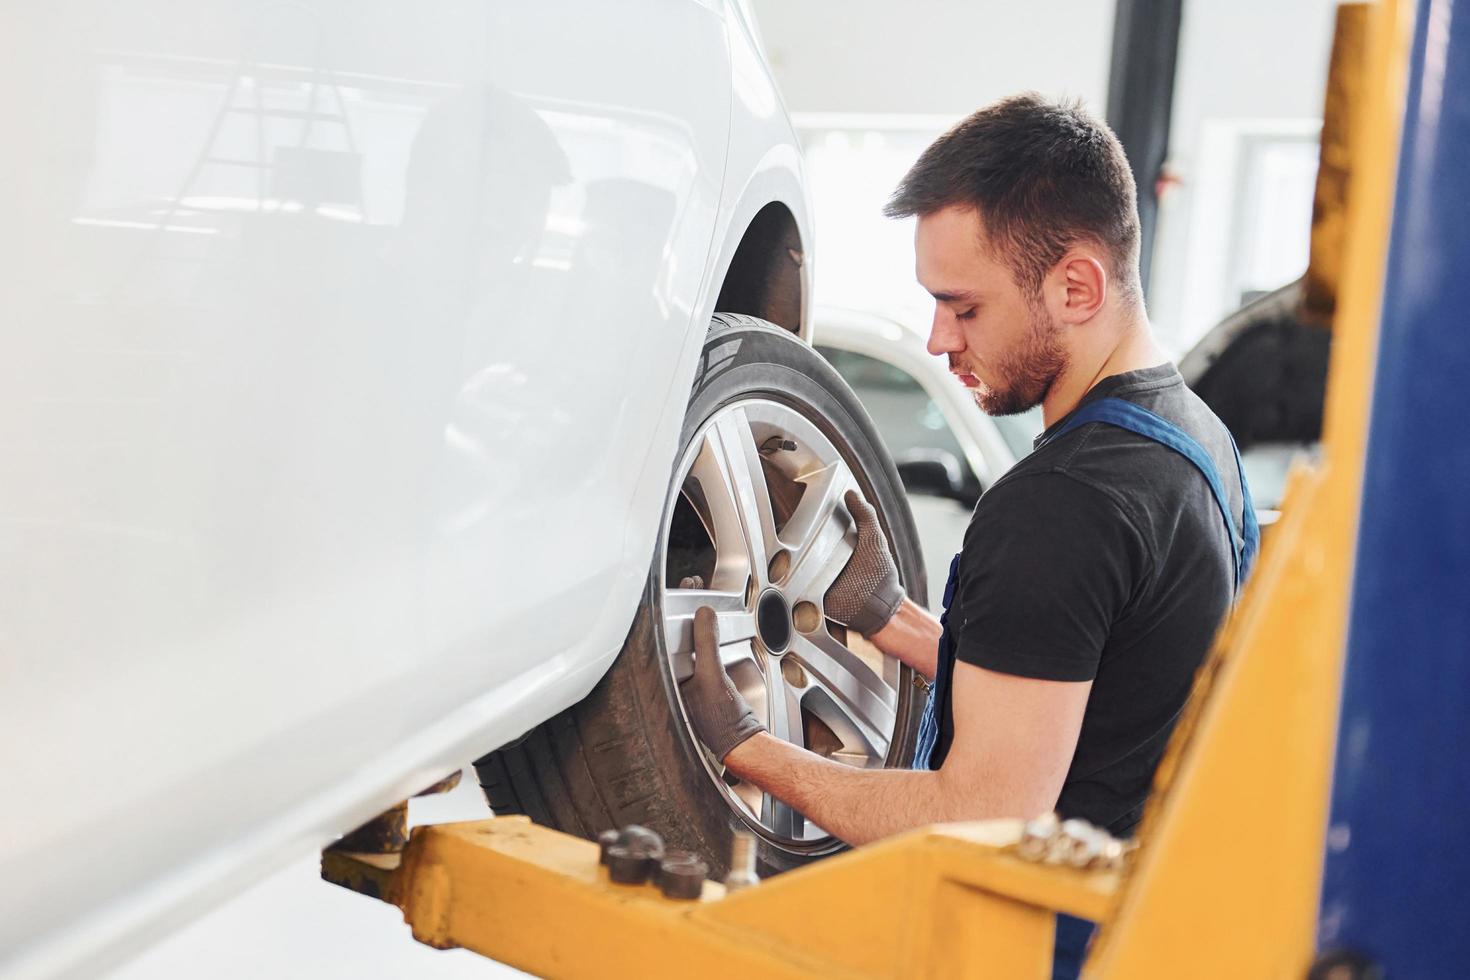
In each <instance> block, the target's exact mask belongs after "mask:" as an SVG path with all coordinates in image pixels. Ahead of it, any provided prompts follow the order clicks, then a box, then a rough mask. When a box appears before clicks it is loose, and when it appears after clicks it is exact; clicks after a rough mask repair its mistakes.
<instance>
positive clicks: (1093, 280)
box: [1046, 250, 1109, 324]
mask: <svg viewBox="0 0 1470 980" xmlns="http://www.w3.org/2000/svg"><path fill="white" fill-rule="evenodd" d="M1046 278H1047V290H1046V293H1047V305H1048V306H1051V307H1052V309H1051V314H1052V316H1053V317H1054V318H1056V319H1057V320H1058V321H1060V322H1062V323H1071V324H1080V323H1086V322H1087V321H1088V320H1091V319H1092V318H1093V317H1094V316H1096V315H1097V312H1098V311H1099V310H1101V309H1102V307H1103V303H1104V302H1106V301H1107V298H1108V286H1109V283H1108V273H1107V270H1106V269H1104V268H1103V265H1102V263H1101V262H1099V261H1098V260H1097V257H1096V256H1094V255H1092V254H1090V253H1088V252H1086V251H1082V250H1077V251H1072V252H1068V253H1067V254H1066V255H1064V256H1062V260H1061V261H1060V262H1058V263H1057V264H1056V265H1054V266H1052V270H1051V272H1050V273H1049V274H1048V275H1047V277H1046Z"/></svg>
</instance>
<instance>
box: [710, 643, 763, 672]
mask: <svg viewBox="0 0 1470 980" xmlns="http://www.w3.org/2000/svg"><path fill="white" fill-rule="evenodd" d="M747 660H748V661H750V663H751V664H752V665H754V664H755V647H753V646H751V644H750V641H749V640H739V641H737V642H735V643H721V644H720V664H721V665H722V666H723V667H724V668H725V673H727V674H728V673H729V672H730V668H731V667H734V666H735V665H736V664H741V663H745V662H746V661H747ZM755 670H756V671H759V670H760V667H759V666H758V665H757V666H755Z"/></svg>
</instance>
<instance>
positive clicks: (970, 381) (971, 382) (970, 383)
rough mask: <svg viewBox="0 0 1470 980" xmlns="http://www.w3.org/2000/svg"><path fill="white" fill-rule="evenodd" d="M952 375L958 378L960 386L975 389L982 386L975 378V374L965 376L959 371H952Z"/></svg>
mask: <svg viewBox="0 0 1470 980" xmlns="http://www.w3.org/2000/svg"><path fill="white" fill-rule="evenodd" d="M950 373H951V374H953V375H954V376H955V377H956V378H958V379H959V382H960V384H962V385H964V386H965V387H966V388H975V387H978V386H979V384H980V379H979V378H977V377H975V376H974V375H973V374H964V373H961V372H959V371H952V372H950Z"/></svg>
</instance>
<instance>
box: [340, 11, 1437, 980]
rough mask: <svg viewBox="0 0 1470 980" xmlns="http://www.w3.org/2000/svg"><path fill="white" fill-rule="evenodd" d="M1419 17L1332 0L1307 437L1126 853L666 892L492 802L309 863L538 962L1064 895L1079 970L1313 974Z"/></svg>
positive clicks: (944, 938) (938, 833) (1018, 911)
mask: <svg viewBox="0 0 1470 980" xmlns="http://www.w3.org/2000/svg"><path fill="white" fill-rule="evenodd" d="M1411 20H1412V7H1411V5H1410V4H1407V3H1397V2H1392V0H1388V2H1383V3H1379V4H1372V5H1349V6H1344V7H1342V8H1340V9H1339V17H1338V26H1337V36H1336V40H1335V43H1334V49H1333V58H1332V65H1331V69H1330V72H1329V86H1328V88H1329V94H1328V99H1327V113H1326V119H1325V122H1324V127H1323V152H1322V161H1323V176H1322V177H1321V178H1319V187H1318V200H1317V214H1316V215H1315V217H1314V231H1313V255H1312V270H1311V272H1310V273H1309V276H1308V281H1309V283H1310V284H1311V288H1312V289H1314V290H1317V291H1319V292H1320V290H1321V289H1323V288H1326V289H1327V290H1328V291H1329V292H1331V293H1333V294H1335V296H1336V304H1335V313H1334V316H1333V321H1334V322H1333V337H1334V341H1333V346H1332V360H1331V366H1330V371H1329V375H1328V377H1329V388H1328V395H1327V404H1326V415H1325V422H1324V431H1323V444H1322V454H1321V459H1320V461H1319V462H1317V463H1316V464H1313V465H1303V466H1300V467H1299V468H1298V469H1297V470H1296V471H1295V472H1294V474H1293V476H1292V479H1291V481H1290V485H1289V487H1288V491H1287V496H1286V503H1285V506H1283V508H1282V510H1283V515H1284V516H1283V518H1282V520H1281V521H1280V522H1279V523H1278V524H1277V525H1276V526H1275V527H1274V528H1272V529H1271V531H1270V533H1269V535H1268V537H1267V540H1266V542H1265V547H1264V549H1263V552H1262V555H1261V558H1260V562H1259V565H1258V567H1257V570H1256V572H1255V574H1254V577H1253V578H1252V580H1251V582H1250V585H1249V587H1248V589H1247V592H1246V594H1245V596H1244V599H1243V602H1242V604H1241V607H1240V609H1239V611H1238V613H1237V614H1236V616H1235V617H1234V618H1233V619H1232V620H1231V622H1230V623H1228V624H1227V625H1226V627H1225V628H1224V629H1223V630H1222V633H1221V635H1220V637H1219V638H1218V640H1217V643H1216V645H1215V648H1214V650H1213V651H1212V653H1211V655H1210V657H1209V658H1208V660H1207V662H1206V664H1205V666H1204V667H1203V668H1202V669H1201V671H1200V674H1199V678H1198V680H1197V681H1196V687H1195V691H1194V694H1193V695H1192V698H1191V702H1190V706H1189V708H1188V710H1187V711H1186V713H1185V717H1184V719H1183V720H1182V721H1181V723H1180V725H1179V727H1178V730H1177V731H1176V732H1175V734H1174V737H1173V741H1172V743H1171V746H1170V749H1169V752H1168V753H1167V754H1166V756H1165V758H1164V761H1163V762H1162V764H1161V765H1160V767H1159V771H1158V775H1157V777H1156V787H1155V792H1154V795H1153V797H1152V799H1151V800H1150V803H1149V808H1148V811H1147V813H1146V814H1145V818H1144V821H1143V824H1142V826H1141V828H1140V832H1139V835H1138V841H1139V844H1138V846H1137V849H1136V851H1134V852H1133V853H1132V854H1131V855H1129V857H1128V858H1127V860H1126V861H1124V862H1122V868H1121V870H1117V869H1115V868H1098V869H1090V870H1087V869H1078V868H1074V867H1067V866H1058V865H1055V864H1048V863H1041V862H1038V861H1036V860H1034V859H1030V858H1028V856H1027V855H1026V853H1025V850H1026V849H1025V848H1024V847H1022V846H1021V845H1022V843H1023V832H1024V828H1023V825H1022V823H1021V822H1020V821H1010V820H1000V821H988V822H981V823H967V824H953V825H945V826H934V827H929V828H924V829H920V830H917V831H914V832H912V833H909V834H905V835H901V836H898V837H895V838H892V839H889V840H887V841H883V842H880V843H877V844H873V845H870V846H866V847H862V848H859V849H856V850H853V851H850V852H847V853H845V854H842V855H840V856H837V857H833V858H831V859H829V860H826V861H821V862H818V863H816V864H813V865H810V866H807V867H804V868H802V869H799V870H796V871H792V872H789V873H787V874H783V875H781V876H779V877H777V878H773V879H771V880H769V881H765V882H762V883H760V884H759V885H758V886H756V887H750V888H744V889H741V890H739V891H735V892H733V893H730V894H726V890H725V888H724V886H722V885H720V884H717V883H714V882H705V883H704V885H703V892H702V895H701V896H700V897H699V898H698V899H697V900H693V901H684V900H677V899H671V898H665V897H664V896H663V895H662V894H661V893H660V891H659V890H658V889H657V888H656V887H654V886H653V885H651V884H642V885H621V884H615V883H613V882H612V881H611V880H610V878H609V872H608V869H607V868H606V867H604V866H602V865H600V864H599V849H598V845H597V844H594V843H591V842H589V841H584V840H581V839H579V838H576V837H571V836H568V835H566V834H562V833H558V832H556V831H553V830H549V829H546V828H544V827H540V826H536V825H534V824H532V823H530V822H529V821H528V820H527V819H526V818H524V817H504V818H497V819H492V820H486V821H478V822H470V823H458V824H446V825H441V826H426V827H419V828H416V829H415V830H414V831H413V833H412V835H411V837H410V838H409V839H408V841H407V846H406V848H403V849H402V850H398V844H396V843H395V842H394V840H393V839H392V838H393V837H394V834H392V833H390V834H389V838H390V839H389V840H388V841H387V842H386V846H378V845H379V844H383V843H384V842H381V841H380V842H377V843H374V842H371V841H368V842H364V841H363V839H362V838H361V837H360V836H359V837H356V838H355V839H354V838H349V839H346V840H344V841H343V842H341V843H339V844H338V845H336V846H335V847H334V848H332V849H330V850H328V851H326V852H324V854H323V865H322V866H323V876H324V877H325V878H327V879H328V880H330V881H333V882H335V883H338V884H341V885H344V886H346V887H349V888H352V889H354V890H356V891H359V892H363V893H365V894H368V895H371V896H373V897H376V898H381V899H383V900H386V901H388V902H391V903H393V904H394V905H397V906H398V907H399V908H401V909H402V910H403V915H404V918H405V920H406V921H407V922H408V923H409V925H410V926H411V927H412V930H413V935H414V937H415V938H417V939H418V940H420V941H421V942H424V943H427V944H429V945H431V946H436V947H441V948H444V947H455V946H458V947H464V948H466V949H470V950H474V951H476V952H478V953H481V954H483V955H485V956H488V957H491V958H493V959H496V960H499V961H501V962H504V963H508V964H510V965H512V966H515V967H518V968H520V969H522V970H526V971H528V972H531V973H534V974H538V975H542V976H550V977H597V978H607V977H661V976H674V975H692V976H711V977H713V976H734V975H737V974H738V975H745V976H749V975H758V976H764V977H770V978H773V980H775V978H780V977H793V978H794V977H818V976H821V977H912V976H926V977H927V976H945V977H947V976H965V977H1005V978H1008V977H1016V978H1039V977H1047V976H1050V971H1051V955H1052V934H1053V923H1054V921H1055V919H1054V915H1055V913H1057V912H1066V913H1070V914H1073V915H1076V916H1080V917H1082V918H1086V919H1091V920H1094V921H1096V922H1098V923H1100V925H1101V928H1100V930H1099V932H1098V935H1097V938H1096V940H1095V941H1094V943H1093V946H1092V948H1091V950H1090V954H1089V956H1088V959H1087V962H1086V964H1085V966H1084V970H1083V973H1084V975H1085V976H1087V977H1097V978H1103V977H1106V978H1113V977H1127V978H1130V980H1132V978H1151V977H1160V978H1164V977H1167V978H1177V977H1185V976H1187V977H1197V978H1210V977H1229V978H1239V977H1302V976H1305V975H1306V973H1307V970H1308V968H1309V966H1310V964H1311V963H1312V958H1313V955H1314V946H1315V943H1314V935H1315V926H1316V917H1317V912H1318V902H1319V896H1320V888H1321V879H1322V865H1323V853H1324V840H1323V837H1324V828H1325V827H1326V826H1327V816H1328V813H1327V811H1328V799H1329V786H1330V780H1331V774H1332V760H1333V750H1334V743H1335V734H1336V727H1337V706H1338V699H1339V691H1340V684H1341V675H1342V650H1343V648H1344V643H1345V639H1346V627H1345V623H1346V619H1347V612H1348V604H1349V586H1350V582H1351V576H1352V567H1353V548H1354V541H1355V537H1356V521H1357V514H1358V504H1359V496H1360V485H1361V480H1362V469H1363V460H1364V453H1365V447H1366V433H1367V425H1368V400H1367V399H1366V398H1364V397H1363V393H1364V392H1366V391H1368V390H1369V388H1370V385H1371V381H1372V368H1373V358H1374V352H1375V349H1376V338H1377V311H1378V308H1379V303H1380V298H1381V291H1382V278H1383V277H1382V270H1383V268H1384V263H1385V257H1386V252H1387V240H1388V229H1389V218H1390V210H1391V203H1392V191H1393V176H1394V167H1395V159H1396V154H1395V148H1396V147H1397V145H1398V140H1397V135H1398V131H1399V125H1400V119H1399V111H1400V107H1401V106H1402V105H1403V94H1404V93H1403V86H1404V79H1405V75H1406V65H1407V53H1408V50H1409V40H1410V34H1411V28H1412V24H1411ZM1347 160H1350V161H1351V163H1352V166H1351V174H1352V180H1351V182H1348V181H1346V180H1345V179H1344V171H1345V162H1346V161H1347ZM1337 283H1340V284H1341V286H1340V288H1337V286H1336V284H1337ZM1263 719H1276V720H1277V721H1278V722H1279V724H1274V725H1272V724H1263V723H1262V720H1263ZM1281 731H1289V732H1290V733H1291V738H1290V740H1287V741H1283V740H1282V739H1281V737H1280V734H1279V733H1280V732H1281ZM394 816H395V817H396V818H397V819H398V820H399V821H400V822H399V824H398V826H397V828H396V829H397V830H398V831H400V832H401V826H402V825H401V817H402V811H401V810H399V811H395V813H394ZM391 823H392V821H390V825H391ZM399 843H401V840H400V842H399ZM373 851H386V852H387V853H371V852H373ZM954 937H963V941H955V938H954ZM751 971H759V972H758V973H754V974H752V973H751Z"/></svg>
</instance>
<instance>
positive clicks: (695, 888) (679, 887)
mask: <svg viewBox="0 0 1470 980" xmlns="http://www.w3.org/2000/svg"><path fill="white" fill-rule="evenodd" d="M708 875H709V865H708V864H706V863H705V862H704V859H703V858H701V857H699V856H698V855H697V854H691V853H690V852H688V851H670V852H669V853H668V854H666V855H665V856H664V859H663V860H662V861H660V862H659V865H658V888H659V891H661V892H663V894H664V897H665V898H675V899H681V900H684V901H689V900H692V899H696V898H698V897H699V896H700V895H702V894H703V893H704V879H705V878H706V877H708Z"/></svg>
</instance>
